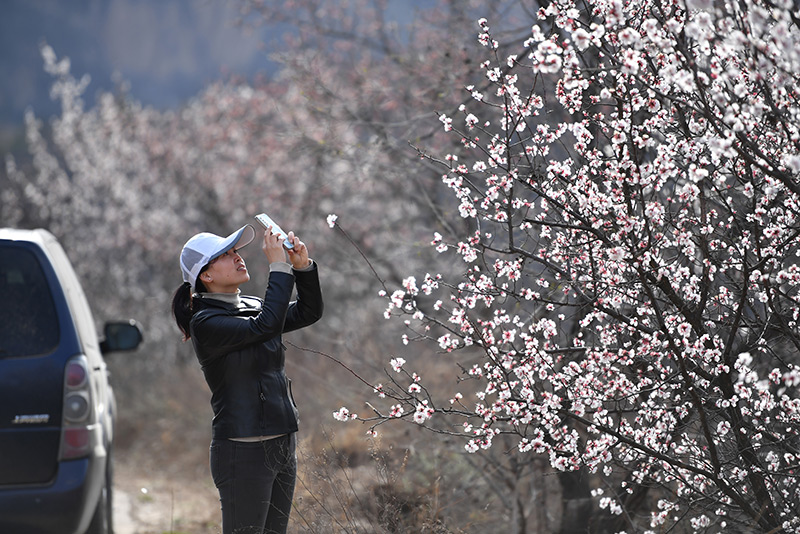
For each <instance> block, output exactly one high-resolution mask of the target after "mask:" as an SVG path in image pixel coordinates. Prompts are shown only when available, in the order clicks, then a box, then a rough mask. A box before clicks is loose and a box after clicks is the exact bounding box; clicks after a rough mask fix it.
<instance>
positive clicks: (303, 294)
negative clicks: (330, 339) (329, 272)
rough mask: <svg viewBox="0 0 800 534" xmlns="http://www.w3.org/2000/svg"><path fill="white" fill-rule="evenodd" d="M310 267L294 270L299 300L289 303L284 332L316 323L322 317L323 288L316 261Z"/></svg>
mask: <svg viewBox="0 0 800 534" xmlns="http://www.w3.org/2000/svg"><path fill="white" fill-rule="evenodd" d="M309 267H310V268H307V269H303V270H297V269H295V270H294V275H295V282H294V285H295V287H296V288H297V300H295V301H294V302H292V303H290V304H289V309H288V311H287V313H286V322H285V324H284V327H283V331H284V332H291V331H292V330H297V329H298V328H303V327H304V326H308V325H310V324H314V323H316V322H317V321H319V320H320V318H321V317H322V310H323V307H324V306H323V304H322V288H321V287H320V284H319V271H318V270H317V264H316V262H312V264H311V265H310V266H309Z"/></svg>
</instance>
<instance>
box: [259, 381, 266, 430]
mask: <svg viewBox="0 0 800 534" xmlns="http://www.w3.org/2000/svg"><path fill="white" fill-rule="evenodd" d="M258 398H259V399H261V428H264V423H265V421H264V403H265V402H266V401H267V397H266V396H265V395H264V390H263V389H262V388H261V382H259V383H258Z"/></svg>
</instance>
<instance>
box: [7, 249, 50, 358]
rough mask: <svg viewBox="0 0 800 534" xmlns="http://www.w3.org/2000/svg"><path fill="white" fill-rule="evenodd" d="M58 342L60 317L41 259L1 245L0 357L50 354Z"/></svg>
mask: <svg viewBox="0 0 800 534" xmlns="http://www.w3.org/2000/svg"><path fill="white" fill-rule="evenodd" d="M57 344H58V316H57V315H56V310H55V305H54V304H53V298H52V297H51V296H50V289H49V287H48V285H47V279H46V278H45V276H44V272H43V271H42V266H41V265H40V264H39V260H38V259H37V258H36V256H35V255H34V254H33V253H32V252H31V251H29V250H25V249H23V248H20V247H16V246H9V245H6V246H3V245H0V359H3V358H15V357H20V356H35V355H38V354H47V353H50V352H52V351H53V350H54V349H55V348H56V345H57Z"/></svg>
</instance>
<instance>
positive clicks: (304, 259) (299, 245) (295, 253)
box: [286, 232, 311, 269]
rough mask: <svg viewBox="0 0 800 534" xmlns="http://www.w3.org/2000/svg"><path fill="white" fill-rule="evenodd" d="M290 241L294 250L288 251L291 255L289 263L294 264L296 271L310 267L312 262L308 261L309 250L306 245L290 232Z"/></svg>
mask: <svg viewBox="0 0 800 534" xmlns="http://www.w3.org/2000/svg"><path fill="white" fill-rule="evenodd" d="M288 239H289V241H291V243H292V245H294V248H290V249H287V251H286V252H288V253H289V261H291V262H292V267H294V268H295V269H305V268H306V267H308V266H309V264H310V263H311V261H310V260H309V259H308V248H306V244H305V243H303V242H302V241H300V238H299V237H297V236H296V235H294V232H289V234H288Z"/></svg>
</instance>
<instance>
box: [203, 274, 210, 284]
mask: <svg viewBox="0 0 800 534" xmlns="http://www.w3.org/2000/svg"><path fill="white" fill-rule="evenodd" d="M211 281H212V279H211V275H210V274H208V273H203V282H211Z"/></svg>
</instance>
